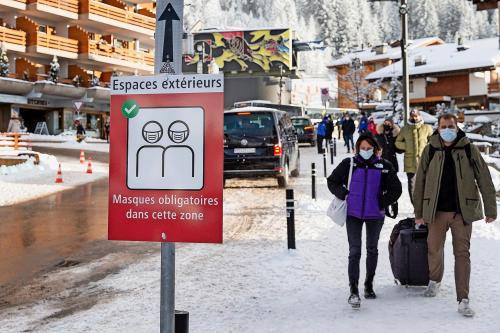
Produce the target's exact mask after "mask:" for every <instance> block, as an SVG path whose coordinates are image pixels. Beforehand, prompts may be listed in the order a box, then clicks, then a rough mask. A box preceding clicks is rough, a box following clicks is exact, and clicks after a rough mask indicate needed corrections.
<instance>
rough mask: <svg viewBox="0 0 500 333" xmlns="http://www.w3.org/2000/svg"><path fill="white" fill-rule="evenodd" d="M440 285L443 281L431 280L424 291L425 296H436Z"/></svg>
mask: <svg viewBox="0 0 500 333" xmlns="http://www.w3.org/2000/svg"><path fill="white" fill-rule="evenodd" d="M440 286H441V283H439V282H436V281H429V285H428V286H427V289H425V291H424V296H425V297H436V295H437V294H438V291H439V287H440Z"/></svg>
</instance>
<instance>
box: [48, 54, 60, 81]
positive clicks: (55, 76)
mask: <svg viewBox="0 0 500 333" xmlns="http://www.w3.org/2000/svg"><path fill="white" fill-rule="evenodd" d="M60 69H61V66H60V65H59V62H58V61H57V56H56V55H54V58H53V59H52V62H51V63H50V69H49V81H52V82H54V83H57V81H58V80H59V71H60Z"/></svg>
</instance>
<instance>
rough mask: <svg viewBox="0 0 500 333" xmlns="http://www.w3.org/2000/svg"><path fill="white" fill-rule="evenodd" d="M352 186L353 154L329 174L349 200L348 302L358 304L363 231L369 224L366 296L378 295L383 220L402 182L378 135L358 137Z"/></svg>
mask: <svg viewBox="0 0 500 333" xmlns="http://www.w3.org/2000/svg"><path fill="white" fill-rule="evenodd" d="M355 152H356V155H355V156H354V157H353V159H352V161H353V163H354V164H353V171H352V176H351V183H350V188H347V184H348V176H349V169H350V163H351V158H346V159H344V160H343V161H342V162H341V163H340V164H339V165H338V166H337V167H336V168H335V170H333V172H332V174H331V175H330V176H329V177H328V188H329V190H330V192H332V194H333V195H335V196H336V197H337V198H339V199H340V200H347V219H346V224H345V225H346V229H347V239H348V241H349V268H348V275H349V287H350V296H349V299H348V303H349V304H350V305H351V306H352V307H353V308H359V307H360V305H361V300H360V297H359V290H358V281H359V263H360V259H361V233H362V229H363V224H366V252H367V256H366V279H365V284H364V287H365V289H364V296H365V298H367V299H373V298H376V297H377V296H376V294H375V291H374V290H373V279H374V277H375V271H376V269H377V261H378V240H379V235H380V231H381V230H382V226H383V224H384V218H385V216H384V211H385V208H387V207H388V206H390V205H391V204H393V203H395V202H396V201H397V200H398V199H399V197H400V195H401V191H402V189H401V182H400V181H399V179H398V177H397V174H396V171H395V170H394V167H393V166H392V164H391V162H389V161H387V160H385V159H383V158H381V157H380V155H381V148H380V145H379V143H378V142H377V140H376V139H375V137H374V136H373V135H372V134H371V133H369V132H367V133H363V134H361V135H360V136H359V138H358V140H357V141H356V150H355Z"/></svg>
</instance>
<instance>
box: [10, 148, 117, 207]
mask: <svg viewBox="0 0 500 333" xmlns="http://www.w3.org/2000/svg"><path fill="white" fill-rule="evenodd" d="M5 153H6V151H2V154H4V155H5ZM11 154H14V151H11ZM16 154H17V152H16ZM39 157H40V164H39V165H35V164H34V159H33V158H29V159H28V161H27V162H26V163H23V164H20V165H15V166H9V167H6V166H1V167H0V206H7V205H13V204H16V203H19V202H23V201H27V200H32V199H36V198H39V197H42V196H45V195H48V194H51V193H55V192H59V191H63V190H65V189H69V188H73V187H75V186H78V185H81V184H85V183H88V182H92V181H95V180H97V179H100V178H103V177H106V176H107V175H108V165H107V164H105V163H99V162H92V169H93V173H92V174H87V173H86V170H87V163H85V164H80V163H79V160H78V159H76V157H75V158H74V159H70V158H59V160H58V159H57V158H56V157H55V156H53V155H46V154H39ZM59 163H61V167H62V173H63V181H64V183H63V184H56V183H55V179H56V173H57V169H58V167H59Z"/></svg>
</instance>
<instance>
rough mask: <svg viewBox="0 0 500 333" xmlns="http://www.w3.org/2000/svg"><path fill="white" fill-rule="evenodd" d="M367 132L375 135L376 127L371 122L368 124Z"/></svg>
mask: <svg viewBox="0 0 500 333" xmlns="http://www.w3.org/2000/svg"><path fill="white" fill-rule="evenodd" d="M368 131H369V132H370V133H371V134H373V135H377V125H376V124H375V123H374V122H373V121H370V122H368Z"/></svg>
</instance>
